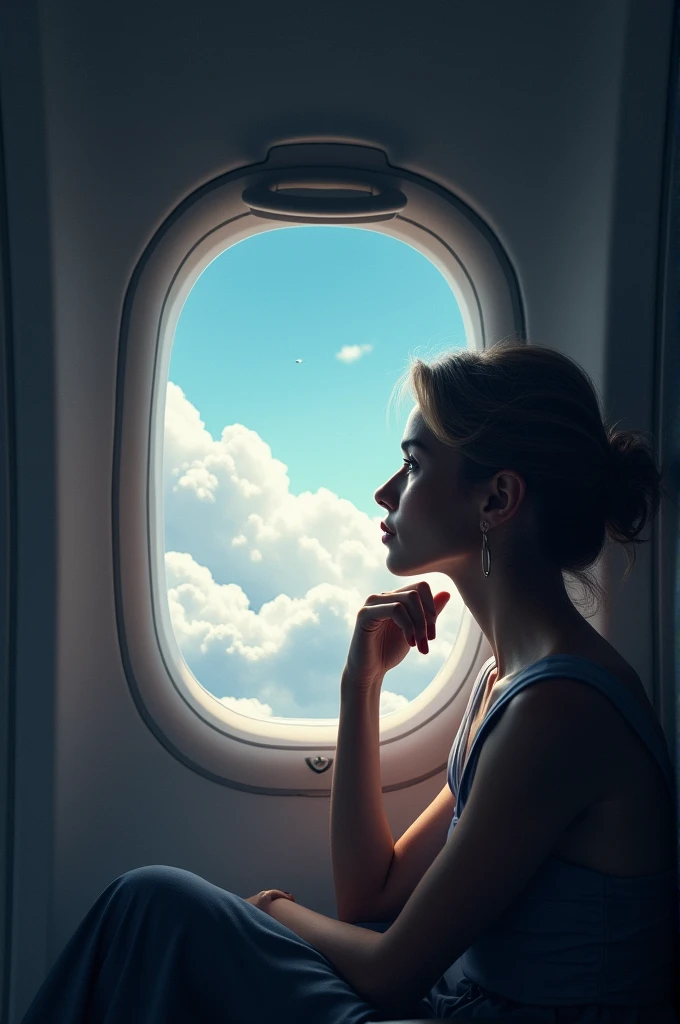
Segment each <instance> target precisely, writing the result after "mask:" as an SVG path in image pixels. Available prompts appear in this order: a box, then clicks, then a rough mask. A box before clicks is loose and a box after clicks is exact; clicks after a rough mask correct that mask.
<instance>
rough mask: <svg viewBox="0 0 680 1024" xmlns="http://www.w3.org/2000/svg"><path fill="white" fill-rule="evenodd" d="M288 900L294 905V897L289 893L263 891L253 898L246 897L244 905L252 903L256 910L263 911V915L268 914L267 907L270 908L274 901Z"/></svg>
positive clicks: (276, 890) (282, 890) (270, 890)
mask: <svg viewBox="0 0 680 1024" xmlns="http://www.w3.org/2000/svg"><path fill="white" fill-rule="evenodd" d="M284 899H285V900H290V901H291V902H292V903H295V897H294V896H292V895H291V893H289V892H285V890H284V889H263V890H262V892H258V893H257V895H255V896H248V898H247V899H246V903H252V905H253V906H254V907H257V908H258V910H264V912H265V914H267V913H269V909H268V908H269V907H271V905H272V903H273V902H274V900H284Z"/></svg>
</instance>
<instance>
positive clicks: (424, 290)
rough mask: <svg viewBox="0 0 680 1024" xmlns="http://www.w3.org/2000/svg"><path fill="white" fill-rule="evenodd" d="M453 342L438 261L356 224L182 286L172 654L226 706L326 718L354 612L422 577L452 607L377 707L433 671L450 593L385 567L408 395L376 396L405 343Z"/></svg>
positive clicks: (172, 381) (406, 697)
mask: <svg viewBox="0 0 680 1024" xmlns="http://www.w3.org/2000/svg"><path fill="white" fill-rule="evenodd" d="M466 346H467V339H466V336H465V327H464V323H463V317H462V315H461V310H460V308H459V305H458V302H457V300H456V297H455V296H454V293H453V291H452V290H451V287H450V286H449V284H448V282H447V281H446V279H445V277H444V276H443V275H442V273H441V272H440V271H439V270H438V269H437V268H436V267H435V266H434V264H433V263H432V262H431V261H430V260H429V259H428V258H427V257H426V256H424V255H423V254H422V253H421V252H419V251H418V250H417V249H416V248H414V247H413V246H411V245H408V244H407V243H405V242H403V241H400V240H399V239H397V238H394V237H390V236H389V235H387V234H381V233H379V232H376V231H372V230H370V229H366V228H355V227H335V226H332V227H328V226H295V227H282V228H278V227H277V228H274V229H272V230H268V231H264V232H261V233H259V234H257V235H253V236H251V237H248V238H246V239H244V240H242V241H239V242H237V243H235V244H233V245H232V246H230V247H229V248H228V249H226V250H225V251H224V252H222V253H221V255H219V256H218V257H217V258H216V259H214V260H213V261H212V263H210V264H209V266H208V267H207V268H206V269H205V270H204V271H203V273H202V274H201V275H200V277H199V278H198V279H197V281H196V282H195V284H194V286H193V288H192V289H191V291H190V292H189V294H188V297H187V299H186V301H185V303H184V305H183V307H182V310H181V314H180V316H179V319H178V321H177V327H176V330H175V334H174V339H173V346H172V351H171V357H170V364H169V372H168V381H167V396H166V407H165V424H164V451H163V489H164V491H163V493H164V537H165V573H166V586H167V598H168V611H169V619H170V622H171V623H172V628H173V631H174V635H175V639H176V642H177V645H178V647H179V650H180V651H181V654H182V657H183V658H184V660H185V662H186V665H187V666H188V668H189V669H190V670H191V672H192V674H193V675H194V676H195V678H196V680H197V681H198V682H199V683H200V684H201V686H202V687H204V688H205V689H206V690H207V691H208V692H209V693H210V694H212V695H213V696H214V697H216V698H217V699H218V700H219V701H220V702H221V703H223V704H224V705H225V706H227V707H229V708H230V709H233V710H235V711H238V712H240V713H241V714H244V715H247V716H251V717H253V718H259V719H262V718H266V719H268V720H269V721H283V720H289V719H298V720H300V719H305V720H309V719H328V718H337V716H338V714H339V702H340V678H341V674H342V669H343V666H344V664H345V659H346V656H347V650H348V647H349V644H350V640H351V637H352V632H353V629H354V623H355V620H356V615H357V612H358V610H359V608H360V607H361V605H362V604H363V602H364V601H365V599H366V597H367V596H368V595H369V594H371V593H381V592H383V591H388V590H394V589H396V588H398V587H402V586H405V585H406V584H407V583H408V582H416V581H417V580H420V579H424V580H427V582H428V583H429V584H430V587H431V588H432V590H433V592H435V593H436V592H437V591H439V590H448V591H449V592H451V595H452V596H451V600H450V601H449V603H448V605H447V606H446V608H445V609H444V611H443V612H442V613H441V615H440V618H439V620H438V629H437V639H436V640H435V641H432V642H430V645H429V646H430V652H429V654H427V655H423V654H421V653H420V652H419V651H418V649H417V648H414V649H412V650H411V651H410V652H409V654H408V655H407V657H406V658H405V659H404V661H403V662H402V663H401V665H399V666H398V667H397V668H395V669H393V670H392V671H391V672H390V673H389V675H388V676H387V677H386V679H385V682H384V683H383V687H382V695H381V705H380V713H381V715H387V714H389V713H390V712H392V711H396V710H399V709H401V708H404V707H405V706H406V705H407V704H408V703H409V701H411V700H412V699H413V698H414V697H416V696H417V695H418V694H420V693H421V692H422V691H423V690H424V689H425V688H426V687H427V686H428V685H429V684H430V683H431V682H432V680H433V679H434V677H435V676H436V675H437V672H438V671H439V669H440V668H441V667H442V665H443V664H444V662H445V661H446V659H447V658H448V657H449V655H450V653H451V649H452V647H453V644H454V643H455V640H456V637H457V635H458V631H459V627H460V623H461V618H462V613H463V604H462V601H461V599H460V597H459V595H458V593H457V591H456V590H455V588H454V587H453V584H452V582H451V580H450V579H449V577H448V576H445V575H444V574H442V573H423V574H420V575H418V576H413V577H402V576H399V577H396V576H393V575H392V574H391V573H390V572H389V571H388V570H387V569H386V567H385V559H386V548H385V545H384V544H383V543H382V531H381V529H380V525H379V524H380V521H381V519H384V518H385V517H386V515H387V513H386V511H385V509H383V508H381V506H379V505H378V504H377V502H376V501H375V497H374V495H375V492H376V490H377V489H378V488H379V487H380V486H381V485H382V484H383V483H384V482H385V481H386V480H387V479H389V478H390V477H391V476H392V475H393V474H394V473H395V472H397V471H398V470H399V469H400V467H401V465H402V459H403V455H402V452H401V450H400V447H399V445H400V441H401V439H402V436H403V429H404V425H405V422H406V418H407V416H408V413H409V412H410V409H411V408H412V405H413V403H412V402H408V403H407V408H404V409H403V410H400V411H399V412H397V415H396V417H390V416H389V415H388V411H389V409H388V404H389V399H390V395H391V393H392V390H393V387H394V384H395V382H396V381H397V380H398V378H399V377H400V376H401V374H402V373H403V372H404V370H405V369H406V368H407V366H408V356H409V355H418V356H421V357H422V358H424V359H430V358H431V357H433V356H435V355H436V354H438V353H439V352H441V351H443V350H448V349H451V348H454V347H466ZM390 420H392V422H390Z"/></svg>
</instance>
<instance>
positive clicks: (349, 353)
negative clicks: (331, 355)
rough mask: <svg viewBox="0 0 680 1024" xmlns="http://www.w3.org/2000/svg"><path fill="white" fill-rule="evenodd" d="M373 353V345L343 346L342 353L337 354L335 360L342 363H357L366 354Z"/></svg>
mask: <svg viewBox="0 0 680 1024" xmlns="http://www.w3.org/2000/svg"><path fill="white" fill-rule="evenodd" d="M372 351H373V346H372V345H343V346H342V348H341V349H340V351H339V352H336V354H335V358H336V359H339V360H340V362H341V363H356V361H357V360H358V359H361V357H362V356H363V355H364V353H365V352H372Z"/></svg>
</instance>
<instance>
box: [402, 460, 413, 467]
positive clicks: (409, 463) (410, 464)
mask: <svg viewBox="0 0 680 1024" xmlns="http://www.w3.org/2000/svg"><path fill="white" fill-rule="evenodd" d="M403 462H404V465H405V466H409V468H410V469H413V468H414V466H415V462H414V461H413V459H404V460H403Z"/></svg>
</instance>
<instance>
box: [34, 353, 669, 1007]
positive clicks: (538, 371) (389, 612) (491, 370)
mask: <svg viewBox="0 0 680 1024" xmlns="http://www.w3.org/2000/svg"><path fill="white" fill-rule="evenodd" d="M406 383H408V384H409V385H410V387H411V391H412V394H413V397H414V399H415V402H416V404H415V406H414V408H413V410H412V412H411V413H410V415H409V418H408V422H407V425H406V428H405V432H404V437H403V441H402V448H403V453H404V454H403V463H402V465H401V467H400V468H399V469H398V471H397V472H396V473H395V474H394V475H393V476H392V477H391V478H390V479H389V480H388V481H387V482H386V483H384V484H383V485H382V486H381V487H380V488H379V489H378V490H377V491H376V492H375V500H376V502H377V503H378V504H379V505H380V506H381V507H382V508H383V509H384V512H385V516H384V521H383V526H384V530H385V537H384V540H385V553H386V565H387V568H388V569H389V570H390V572H392V573H393V574H394V575H395V576H397V577H399V576H403V577H413V576H414V575H418V574H420V573H426V572H441V573H446V574H447V575H448V576H449V577H450V579H451V581H452V583H453V585H454V586H455V587H456V589H457V590H458V592H459V593H460V595H461V597H462V599H463V601H464V603H465V604H466V606H467V608H468V609H469V611H470V613H471V615H472V616H473V617H474V619H475V620H476V622H477V623H478V625H479V627H480V628H481V630H482V632H483V633H484V635H485V637H486V639H487V640H488V642H489V644H490V646H491V649H492V651H493V656H492V658H490V659H489V660H488V661H487V662H486V663H485V665H483V666H482V668H481V671H480V673H479V675H478V676H477V679H476V681H475V684H474V686H473V687H472V690H471V693H470V697H469V701H468V705H467V709H466V711H465V714H464V716H463V719H462V721H461V723H460V727H459V729H458V732H457V734H456V736H455V738H453V737H452V739H453V745H452V747H451V752H450V757H449V762H448V771H447V778H446V782H445V784H444V786H443V788H442V790H441V792H440V793H439V795H438V796H437V797H436V798H435V799H434V800H433V801H432V803H431V804H430V806H429V807H427V808H426V809H425V810H424V811H423V813H422V814H421V815H420V816H419V817H418V818H417V819H416V820H415V821H414V822H413V824H412V825H411V826H410V828H408V829H407V830H406V832H405V833H404V834H403V835H402V836H401V837H400V838H399V839H398V840H397V842H396V843H395V842H394V840H393V837H392V833H391V830H390V827H389V825H388V822H387V817H386V815H385V810H384V806H383V799H382V789H381V778H380V755H379V704H380V691H381V685H382V682H383V679H384V678H385V675H386V673H387V672H389V671H390V669H392V668H394V667H395V666H396V665H398V664H399V663H401V662H402V661H403V660H404V658H405V657H406V655H407V654H408V652H409V650H410V649H411V648H412V647H416V648H417V649H418V651H419V652H421V654H422V655H425V654H426V653H427V650H428V640H432V639H434V637H435V635H436V628H437V618H438V616H439V614H440V612H441V610H442V609H443V607H444V606H445V605H446V603H447V601H448V599H449V597H450V594H449V593H447V592H441V593H437V594H433V593H432V591H431V589H430V587H429V585H428V584H427V583H426V582H424V581H420V582H416V583H410V584H408V585H407V586H404V587H401V588H397V589H395V590H394V591H391V592H389V593H384V594H371V595H369V596H368V598H367V599H366V601H365V604H364V605H363V606H362V607H361V608H360V609H359V611H358V614H357V620H356V626H355V629H354V634H353V636H352V640H351V643H350V647H349V650H348V654H347V660H346V663H345V666H344V670H343V673H342V678H341V684H340V692H341V705H340V721H339V727H338V740H337V749H336V755H335V761H334V765H333V778H332V792H331V808H330V842H331V857H332V866H333V878H334V886H335V896H336V901H337V909H338V920H335V919H333V918H328V917H325V916H324V915H322V914H318V913H316V912H314V911H312V910H310V909H309V908H306V907H303V906H300V905H299V904H298V903H296V902H295V900H294V897H293V896H292V895H291V894H290V893H287V892H285V891H284V890H282V889H264V890H262V891H261V892H260V893H258V894H257V895H256V896H251V897H248V898H247V899H245V898H242V897H241V896H238V895H236V894H234V893H232V892H229V891H227V890H225V889H221V888H219V887H218V886H216V885H213V884H212V883H211V882H209V881H207V880H206V879H203V878H200V877H199V876H197V875H195V874H193V873H192V872H189V871H186V870H183V869H181V868H176V867H169V866H164V865H152V866H147V867H140V868H135V869H133V870H131V871H128V872H126V873H125V874H123V875H121V876H120V877H119V878H117V879H114V880H113V881H112V882H111V883H110V884H109V885H108V886H107V888H106V889H105V890H104V891H103V892H102V893H101V894H100V895H99V896H98V898H97V899H96V901H95V902H94V904H93V905H92V907H91V908H90V910H89V911H88V912H87V914H86V915H85V917H84V918H83V920H82V921H81V923H80V925H79V926H78V928H77V929H76V931H75V933H74V934H73V936H72V937H71V939H70V940H69V942H68V943H67V945H66V947H65V948H64V950H63V951H62V953H61V954H60V956H59V957H58V958H57V961H56V963H55V964H54V965H53V967H52V969H51V971H50V973H49V974H48V976H47V978H46V980H45V982H44V984H43V986H42V987H41V989H40V990H39V992H38V994H37V995H36V997H35V999H34V1001H33V1003H32V1005H31V1007H30V1009H29V1011H28V1013H27V1014H26V1016H25V1017H24V1020H23V1024H47V1022H48V1021H49V1022H50V1024H66V1022H68V1024H81V1022H82V1024H85V1022H88V1024H123V1022H124V1024H136V1022H142V1021H144V1022H145V1024H180V1022H182V1024H184V1022H187V1024H188V1022H200V1024H213V1022H214V1024H218V1022H219V1024H221V1022H223V1021H233V1022H239V1024H241V1022H242V1024H246V1022H258V1021H261V1022H263V1024H265V1022H267V1024H268V1022H270V1021H271V1022H272V1024H274V1022H276V1024H288V1022H290V1024H293V1022H295V1024H368V1022H371V1021H380V1020H382V1021H386V1020H398V1019H402V1020H404V1019H412V1018H416V1017H417V1018H419V1019H434V1018H450V1019H456V1018H460V1019H472V1018H475V1019H484V1020H493V1019H498V1020H500V1019H508V1018H511V1019H513V1020H531V1021H537V1022H539V1021H545V1022H559V1024H576V1022H598V1024H599V1022H602V1024H652V1022H654V1024H672V1022H674V1021H676V1020H677V1019H678V1018H676V1013H677V999H678V989H677V985H678V978H677V968H678V959H677V958H678V905H677V892H678V890H677V864H676V850H675V831H676V823H675V783H674V773H673V765H672V762H671V759H670V756H669V752H668V748H667V746H666V742H665V739H664V735H663V731H662V729H661V727H660V725H659V724H658V721H657V719H656V717H655V714H654V710H653V708H652V705H651V704H650V702H649V700H648V698H647V696H646V692H645V689H644V686H643V683H642V681H641V680H640V678H639V677H638V676H637V674H636V673H635V671H634V670H633V668H632V667H631V666H630V665H629V664H628V662H627V661H626V660H625V659H624V658H623V657H622V655H621V654H620V653H619V652H618V651H616V650H615V649H614V647H612V646H611V644H610V643H608V641H607V640H606V639H605V638H604V637H603V636H601V635H600V634H599V633H598V632H597V631H596V630H595V629H594V628H593V626H591V625H590V623H589V622H588V621H587V619H586V618H585V617H584V616H583V615H582V614H581V612H580V611H579V610H578V609H577V607H576V606H575V604H574V603H573V601H572V599H571V597H570V596H569V592H568V590H567V583H568V582H570V581H577V582H580V584H581V585H582V586H583V587H584V588H585V592H586V593H587V594H590V595H591V597H595V598H597V599H598V600H600V601H604V600H606V595H605V594H604V591H603V589H602V587H601V585H600V584H599V583H598V582H597V578H596V577H595V575H594V574H593V566H594V565H595V564H596V563H597V561H598V559H599V557H600V555H601V553H602V551H603V548H604V546H605V543H607V542H610V543H619V544H622V545H624V546H625V547H626V549H627V550H628V551H630V552H631V555H632V558H631V561H630V564H629V570H630V567H631V565H632V562H633V561H634V557H635V546H636V545H637V544H639V543H641V542H642V541H641V538H640V534H641V533H642V532H643V531H644V530H645V528H646V527H647V526H648V525H649V524H650V523H651V521H652V520H653V518H654V515H655V514H656V512H657V510H658V507H659V503H660V500H661V496H662V494H663V493H665V492H664V491H663V488H662V484H661V473H660V470H659V468H658V466H657V463H656V458H655V454H654V450H653V446H652V444H651V443H650V441H649V440H647V439H646V438H645V437H644V436H643V435H642V434H641V433H639V432H635V431H631V430H623V429H617V428H616V427H615V426H614V425H611V424H609V423H608V421H607V420H606V419H604V420H603V416H602V412H601V409H600V404H599V401H598V396H597V393H596V391H595V389H594V386H593V384H592V382H591V381H590V379H589V378H588V376H587V375H586V374H585V372H584V371H583V370H582V369H581V368H580V367H579V366H578V365H577V364H576V363H575V362H574V361H573V360H571V359H569V358H567V357H566V356H564V355H561V354H559V353H557V352H555V351H552V350H551V349H548V348H542V347H538V346H533V345H523V344H515V343H510V344H508V343H500V344H498V345H495V346H494V347H492V348H490V349H488V350H487V351H485V352H473V351H460V350H454V351H452V352H449V353H446V354H444V355H442V356H439V357H438V358H437V359H436V360H434V361H432V362H431V363H430V364H427V363H425V362H423V361H422V360H420V359H416V360H413V361H412V362H411V365H410V367H409V370H408V372H407V375H406V376H405V378H404V379H403V381H402V384H406ZM272 881H273V880H272ZM284 884H285V882H284Z"/></svg>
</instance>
